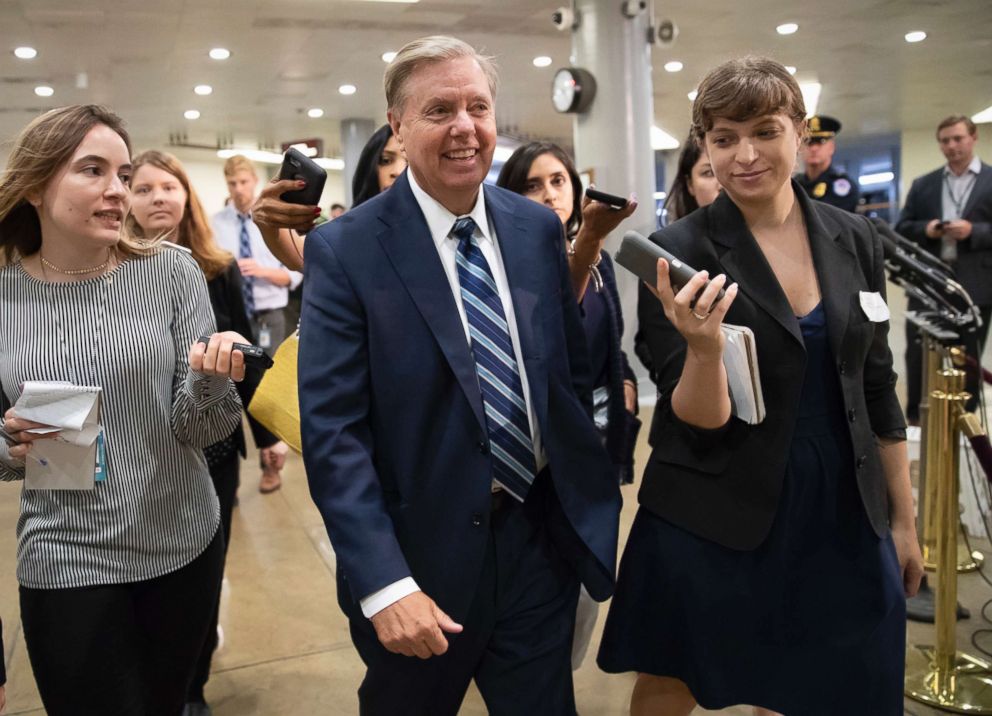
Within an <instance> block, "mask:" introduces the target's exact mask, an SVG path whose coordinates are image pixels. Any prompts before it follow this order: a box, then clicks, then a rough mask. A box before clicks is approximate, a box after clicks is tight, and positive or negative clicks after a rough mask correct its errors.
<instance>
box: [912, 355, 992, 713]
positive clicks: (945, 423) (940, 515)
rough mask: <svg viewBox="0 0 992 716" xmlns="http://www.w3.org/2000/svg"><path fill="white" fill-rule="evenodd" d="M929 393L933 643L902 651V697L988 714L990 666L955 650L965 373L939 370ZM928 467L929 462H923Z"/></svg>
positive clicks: (947, 708) (991, 681) (991, 684)
mask: <svg viewBox="0 0 992 716" xmlns="http://www.w3.org/2000/svg"><path fill="white" fill-rule="evenodd" d="M932 387H933V390H932V391H931V393H930V401H929V402H930V416H929V417H930V420H929V424H928V430H929V431H930V432H931V433H933V434H931V435H929V436H928V449H933V452H930V453H929V454H928V460H927V462H928V463H930V464H933V465H934V466H935V467H934V470H933V471H932V472H930V473H929V474H928V475H927V477H928V479H929V478H931V477H932V478H934V480H935V482H936V502H935V504H934V506H933V510H932V512H933V522H934V524H933V527H934V532H935V533H936V534H935V538H936V547H935V550H936V558H937V589H936V592H937V605H936V622H935V624H936V637H937V641H936V646H914V647H912V648H911V649H909V651H908V652H907V654H906V695H907V696H909V697H910V698H911V699H914V700H916V701H920V702H922V703H926V704H929V705H931V706H935V707H937V708H940V709H942V710H945V711H953V712H956V713H969V714H992V673H990V669H992V667H990V665H989V664H987V663H985V662H984V661H981V660H980V659H977V658H975V657H973V656H971V655H969V654H965V653H963V652H959V651H957V638H956V634H955V628H956V624H957V619H956V610H957V541H958V467H959V465H958V454H959V447H958V446H959V442H960V429H959V426H958V416H960V415H962V414H963V412H964V411H963V405H964V403H965V401H966V400H967V399H968V397H969V396H968V394H967V393H965V392H964V372H963V371H960V370H956V369H948V370H941V371H939V372H938V373H937V374H936V375H935V381H934V383H933V385H932ZM928 470H929V465H928Z"/></svg>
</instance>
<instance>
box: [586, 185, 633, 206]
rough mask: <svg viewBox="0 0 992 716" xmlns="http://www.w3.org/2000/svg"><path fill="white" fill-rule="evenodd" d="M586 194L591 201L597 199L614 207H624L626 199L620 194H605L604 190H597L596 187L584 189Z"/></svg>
mask: <svg viewBox="0 0 992 716" xmlns="http://www.w3.org/2000/svg"><path fill="white" fill-rule="evenodd" d="M586 196H588V197H589V198H590V199H592V200H593V201H599V202H602V203H603V204H608V205H609V206H612V207H613V208H614V209H626V208H627V200H626V199H624V198H623V197H622V196H614V195H613V194H607V193H606V192H605V191H597V190H596V189H586Z"/></svg>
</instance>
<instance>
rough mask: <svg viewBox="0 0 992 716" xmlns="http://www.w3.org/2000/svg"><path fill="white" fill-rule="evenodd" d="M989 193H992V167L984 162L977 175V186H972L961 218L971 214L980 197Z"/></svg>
mask: <svg viewBox="0 0 992 716" xmlns="http://www.w3.org/2000/svg"><path fill="white" fill-rule="evenodd" d="M989 193H992V167H990V166H989V165H988V164H982V170H981V171H980V172H978V176H976V177H975V186H973V187H972V188H971V194H970V195H969V196H968V203H967V204H965V205H964V211H962V212H961V218H967V217H968V216H970V215H971V211H972V210H973V209H974V208H975V204H977V203H978V201H979V199H981V198H982V197H983V196H985V195H986V194H989Z"/></svg>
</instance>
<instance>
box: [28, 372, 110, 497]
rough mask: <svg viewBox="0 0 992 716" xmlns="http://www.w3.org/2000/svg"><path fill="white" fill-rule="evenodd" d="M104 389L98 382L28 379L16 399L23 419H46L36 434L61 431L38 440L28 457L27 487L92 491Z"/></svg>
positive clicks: (37, 421) (42, 421)
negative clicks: (75, 383)
mask: <svg viewBox="0 0 992 716" xmlns="http://www.w3.org/2000/svg"><path fill="white" fill-rule="evenodd" d="M100 393H101V389H100V388H98V387H95V386H81V385H73V384H72V383H65V382H56V381H28V382H26V383H24V386H23V388H22V390H21V396H20V398H18V399H17V402H16V403H15V404H14V410H15V412H16V413H17V416H18V417H19V418H23V419H24V420H31V421H33V422H36V423H42V424H43V425H45V426H46V427H44V428H39V429H36V430H33V431H31V432H36V433H49V432H55V431H59V432H60V436H59V437H57V438H52V439H47V440H36V441H34V443H33V445H32V447H31V453H32V455H33V456H34V457H36V458H38V459H37V460H28V461H27V463H26V469H25V474H24V486H25V488H27V489H29V490H92V489H93V486H94V480H95V471H96V452H97V450H96V447H97V446H96V438H97V435H99V433H100V430H101V426H100V422H99V419H100Z"/></svg>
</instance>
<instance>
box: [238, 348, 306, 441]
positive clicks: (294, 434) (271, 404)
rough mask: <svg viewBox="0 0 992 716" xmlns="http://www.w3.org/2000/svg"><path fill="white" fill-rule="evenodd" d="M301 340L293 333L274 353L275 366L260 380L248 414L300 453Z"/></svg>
mask: <svg viewBox="0 0 992 716" xmlns="http://www.w3.org/2000/svg"><path fill="white" fill-rule="evenodd" d="M299 347H300V338H299V334H298V333H294V334H293V335H291V336H290V337H289V338H287V339H286V340H285V341H283V342H282V345H280V346H279V348H278V349H277V350H276V354H275V357H274V359H273V360H274V361H275V364H274V365H273V366H272V367H271V368H269V370H268V371H266V373H265V375H264V376H262V382H261V383H259V384H258V389H257V390H256V391H255V395H254V396H253V397H252V399H251V405H249V406H248V412H249V413H251V416H252V417H253V418H255V420H257V421H258V422H260V423H261V424H262V425H264V426H265V427H266V428H268V429H269V431H271V432H272V433H273V434H274V435H276V436H277V437H278V438H279V439H280V440H282V441H283V442H284V443H286V444H287V445H289V446H290V447H291V448H293V449H294V450H295V451H296V452H298V453H302V452H303V445H302V443H303V441H302V439H301V438H300V398H299V389H298V387H297V384H296V357H297V354H298V353H299Z"/></svg>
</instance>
